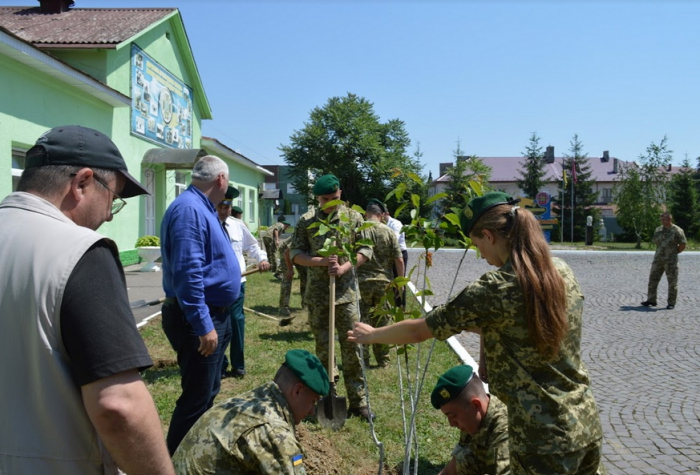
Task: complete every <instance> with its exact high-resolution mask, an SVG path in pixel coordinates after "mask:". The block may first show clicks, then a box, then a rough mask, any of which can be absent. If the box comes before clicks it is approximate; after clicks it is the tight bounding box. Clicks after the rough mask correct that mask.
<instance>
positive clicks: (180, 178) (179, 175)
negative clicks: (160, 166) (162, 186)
mask: <svg viewBox="0 0 700 475" xmlns="http://www.w3.org/2000/svg"><path fill="white" fill-rule="evenodd" d="M185 188H187V173H185V172H175V197H178V196H180V193H182V192H183V191H185Z"/></svg>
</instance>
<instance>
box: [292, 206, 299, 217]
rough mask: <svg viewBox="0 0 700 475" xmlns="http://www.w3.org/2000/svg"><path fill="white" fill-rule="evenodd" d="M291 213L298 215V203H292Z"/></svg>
mask: <svg viewBox="0 0 700 475" xmlns="http://www.w3.org/2000/svg"><path fill="white" fill-rule="evenodd" d="M292 214H293V215H294V216H299V203H292Z"/></svg>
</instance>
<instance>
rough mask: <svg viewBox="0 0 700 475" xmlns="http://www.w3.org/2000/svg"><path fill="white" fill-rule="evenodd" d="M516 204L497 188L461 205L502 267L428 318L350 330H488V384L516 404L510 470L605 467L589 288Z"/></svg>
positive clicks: (466, 222) (360, 338)
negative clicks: (588, 362)
mask: <svg viewBox="0 0 700 475" xmlns="http://www.w3.org/2000/svg"><path fill="white" fill-rule="evenodd" d="M516 203H517V201H516V200H513V199H512V198H511V197H510V196H508V195H506V194H505V193H501V192H490V193H486V194H485V195H483V196H480V197H478V198H474V199H473V200H471V201H470V202H469V204H468V205H467V206H466V207H465V208H464V209H463V210H462V212H461V213H460V222H461V228H462V232H464V234H465V235H468V236H469V237H470V238H471V241H472V243H473V244H474V245H476V247H477V248H478V249H479V252H480V254H481V256H482V257H483V258H484V259H486V261H487V262H488V263H489V264H491V265H493V266H496V267H498V269H497V270H494V271H490V272H487V273H486V274H484V275H483V276H481V277H480V278H479V279H478V280H477V281H475V282H473V283H471V284H470V285H468V286H467V287H466V288H465V289H464V290H463V291H462V292H460V293H459V295H457V296H456V297H455V298H453V299H452V300H450V301H449V302H448V303H447V304H446V305H441V306H438V307H437V308H435V309H434V310H433V311H432V312H430V313H429V314H428V315H427V316H426V317H425V318H421V319H407V320H403V321H402V322H398V323H395V324H393V325H389V326H388V327H383V328H372V327H370V326H369V325H366V324H364V323H356V324H355V328H354V330H353V331H352V332H350V334H349V335H348V337H349V339H350V341H354V342H357V343H365V344H371V343H393V344H406V343H417V342H420V341H424V340H426V339H428V338H431V337H435V338H438V339H440V340H445V339H447V338H448V337H450V336H452V335H455V334H458V333H460V332H462V331H470V332H476V333H481V335H482V342H483V344H484V349H485V359H486V363H487V365H488V375H489V389H490V390H491V391H492V392H493V393H494V394H495V395H496V396H498V398H499V399H500V400H501V401H503V403H504V404H505V405H506V406H507V408H508V431H509V433H508V438H509V448H510V470H511V473H513V474H516V475H521V474H522V475H524V474H528V475H538V474H542V475H545V474H558V475H564V474H566V475H568V474H571V475H573V474H576V475H594V474H605V473H606V471H605V468H604V467H603V465H602V462H601V456H602V441H603V429H602V426H601V423H600V417H599V415H598V408H597V407H596V403H595V399H594V397H593V392H592V391H591V387H590V379H589V377H588V371H587V370H586V368H585V366H584V364H583V361H582V360H581V326H582V320H583V294H582V293H581V288H580V286H579V284H578V282H577V281H576V278H575V277H574V274H573V272H572V271H571V269H570V268H569V267H568V266H567V265H566V263H565V262H564V261H563V260H561V259H557V258H553V257H552V256H551V253H550V250H549V245H548V244H547V242H546V241H545V239H544V236H543V235H542V229H541V227H540V225H539V222H538V221H537V219H536V218H535V216H534V215H533V214H532V213H531V212H530V211H528V210H526V209H520V207H519V206H517V204H516ZM479 372H480V374H481V367H480V368H479Z"/></svg>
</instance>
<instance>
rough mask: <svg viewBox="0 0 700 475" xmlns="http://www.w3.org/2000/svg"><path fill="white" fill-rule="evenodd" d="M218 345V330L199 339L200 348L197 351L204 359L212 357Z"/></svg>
mask: <svg viewBox="0 0 700 475" xmlns="http://www.w3.org/2000/svg"><path fill="white" fill-rule="evenodd" d="M218 344H219V335H217V334H216V330H212V331H210V332H209V333H207V334H206V335H204V336H200V337H199V348H197V351H199V353H200V354H201V355H202V356H204V357H207V356H211V355H212V353H214V350H216V346H217V345H218Z"/></svg>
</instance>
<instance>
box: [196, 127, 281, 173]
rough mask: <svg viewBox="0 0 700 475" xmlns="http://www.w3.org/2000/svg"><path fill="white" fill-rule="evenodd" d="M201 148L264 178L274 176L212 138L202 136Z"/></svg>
mask: <svg viewBox="0 0 700 475" xmlns="http://www.w3.org/2000/svg"><path fill="white" fill-rule="evenodd" d="M202 147H204V148H208V149H210V150H213V151H214V152H216V153H217V154H218V155H219V156H220V157H221V158H228V159H229V160H231V161H233V162H236V163H239V164H241V165H243V166H244V167H246V168H251V169H253V170H255V171H257V172H258V173H261V174H263V175H266V176H271V175H274V173H272V172H271V171H270V170H267V169H266V168H264V167H262V166H261V165H258V164H257V163H255V162H254V161H253V160H251V159H250V158H248V157H246V156H245V155H243V154H242V153H240V152H237V151H236V150H233V149H232V148H230V147H228V146H226V145H224V144H223V143H221V142H220V141H219V140H217V139H215V138H212V137H204V136H202Z"/></svg>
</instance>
